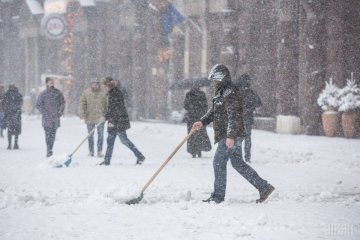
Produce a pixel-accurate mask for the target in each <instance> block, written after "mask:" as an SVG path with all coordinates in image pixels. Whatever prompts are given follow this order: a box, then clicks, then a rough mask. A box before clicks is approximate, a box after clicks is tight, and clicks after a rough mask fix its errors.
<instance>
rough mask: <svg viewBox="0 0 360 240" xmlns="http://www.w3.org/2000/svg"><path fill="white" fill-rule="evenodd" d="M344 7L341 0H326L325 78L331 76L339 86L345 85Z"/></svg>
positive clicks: (327, 78)
mask: <svg viewBox="0 0 360 240" xmlns="http://www.w3.org/2000/svg"><path fill="white" fill-rule="evenodd" d="M344 8H345V4H344V2H343V1H338V0H328V1H326V33H327V48H326V53H327V64H326V80H327V81H328V80H329V79H330V78H332V79H333V81H334V83H336V84H337V85H338V86H339V87H342V86H344V85H345V78H346V76H345V74H344V21H345V20H344V14H345V9H344ZM348 77H349V76H348Z"/></svg>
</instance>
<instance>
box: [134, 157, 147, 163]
mask: <svg viewBox="0 0 360 240" xmlns="http://www.w3.org/2000/svg"><path fill="white" fill-rule="evenodd" d="M144 161H145V157H144V156H141V157H138V158H137V159H136V164H137V165H141V164H142V163H143V162H144Z"/></svg>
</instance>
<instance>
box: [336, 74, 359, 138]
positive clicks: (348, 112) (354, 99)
mask: <svg viewBox="0 0 360 240" xmlns="http://www.w3.org/2000/svg"><path fill="white" fill-rule="evenodd" d="M339 94H340V101H339V111H341V112H343V114H342V117H341V125H342V129H343V133H344V136H345V137H346V138H353V137H354V136H355V134H356V131H357V129H358V124H359V116H358V114H357V111H356V110H358V109H359V108H360V88H359V87H358V86H357V84H356V83H355V80H354V79H353V76H352V77H351V79H348V80H347V83H346V86H345V87H344V88H342V89H341V90H340V93H339Z"/></svg>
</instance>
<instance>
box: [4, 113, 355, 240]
mask: <svg viewBox="0 0 360 240" xmlns="http://www.w3.org/2000/svg"><path fill="white" fill-rule="evenodd" d="M131 124H132V128H131V129H130V130H129V131H128V136H129V138H130V139H131V140H132V141H133V142H134V143H135V145H136V146H137V147H138V148H139V149H140V150H141V151H142V152H143V153H144V155H145V156H146V160H145V163H144V165H142V166H135V165H134V163H135V157H134V156H133V155H132V153H131V152H130V151H129V150H128V149H127V148H126V147H125V146H124V145H122V144H120V141H119V139H117V140H116V142H115V150H114V154H113V159H112V165H111V166H109V167H99V166H96V163H99V162H100V161H102V159H99V158H92V157H88V156H87V152H88V151H87V143H85V144H84V145H83V146H82V148H81V149H80V150H79V151H78V152H77V153H76V154H75V155H74V157H73V160H74V161H73V163H72V164H71V165H70V167H69V168H63V169H56V168H51V167H50V165H49V160H48V159H46V157H45V143H44V142H45V139H44V132H43V129H42V127H41V122H40V119H38V118H36V117H28V116H24V117H23V134H22V135H21V136H20V141H19V145H20V150H12V151H9V150H6V146H7V141H6V138H4V139H0V163H1V166H0V239H1V240H5V239H12V240H13V239H18V240H24V239H26V240H30V239H34V240H47V239H56V240H58V239H66V240H67V239H84V240H91V239H107V240H111V239H114V240H115V239H116V240H118V239H136V240H140V239H144V240H145V239H146V240H147V239H156V240H160V239H166V240H168V239H199V240H200V239H201V240H202V239H204V240H205V239H206V240H209V239H211V240H215V239H240V238H244V239H360V186H359V182H360V140H359V139H353V140H348V139H344V138H326V137H309V136H301V135H300V136H287V135H277V134H274V133H270V132H264V131H257V130H255V131H253V159H252V160H253V163H252V166H253V167H254V168H255V169H256V170H257V171H258V173H259V174H260V176H262V177H263V178H265V179H266V180H268V181H269V182H270V183H271V184H273V185H274V186H275V187H276V191H275V192H274V193H273V195H271V196H270V198H269V200H268V201H267V202H266V203H265V204H255V201H254V200H255V199H256V198H257V197H258V193H257V191H256V190H255V189H254V188H253V187H252V186H251V185H250V184H249V183H247V182H246V181H245V180H244V179H243V178H242V177H241V176H239V175H238V174H237V172H235V170H234V169H233V168H232V167H231V165H230V163H229V165H228V187H227V195H226V200H225V202H224V203H222V204H219V205H213V204H207V203H202V202H201V200H202V199H204V198H207V197H208V196H209V195H210V193H211V191H212V184H213V170H212V157H213V154H214V150H215V148H216V146H215V147H213V150H212V151H211V152H207V153H204V154H203V155H204V157H203V158H201V159H192V158H191V156H190V154H188V153H187V152H186V147H185V146H184V147H183V148H181V149H180V151H179V152H178V153H177V154H176V155H175V156H174V158H173V159H172V160H171V162H170V163H169V164H168V166H166V168H165V169H164V170H163V172H161V173H160V175H159V177H158V178H157V179H155V181H154V182H153V184H152V185H151V186H150V187H149V188H148V190H147V191H146V192H145V197H144V199H143V201H142V202H141V203H140V204H138V205H134V206H128V205H126V204H124V202H125V201H126V200H129V199H131V198H133V197H137V196H138V195H139V192H140V190H141V188H142V187H143V185H144V184H145V183H146V181H147V180H148V179H149V177H150V176H151V175H152V174H153V173H154V172H155V171H156V170H157V169H158V167H159V166H160V165H161V163H162V162H163V161H164V160H165V159H166V158H167V156H168V155H169V154H170V153H171V152H172V151H173V149H174V148H175V147H176V145H177V144H178V143H179V142H180V141H181V140H182V139H183V138H184V137H185V135H186V127H185V126H184V125H171V124H160V123H147V122H132V123H131ZM208 133H209V135H210V137H211V140H212V139H213V132H212V129H211V128H208ZM86 134H87V132H86V127H85V124H83V123H82V122H81V121H80V120H79V119H78V118H75V117H74V118H72V117H69V118H64V119H62V126H61V128H60V129H59V130H58V134H57V138H56V142H55V147H54V154H55V156H57V159H58V160H62V159H64V160H65V156H66V154H68V153H71V152H72V150H73V149H74V147H75V146H76V145H77V144H78V143H79V142H80V141H81V140H82V138H84V136H85V135H86ZM212 142H213V140H212ZM105 147H106V143H105Z"/></svg>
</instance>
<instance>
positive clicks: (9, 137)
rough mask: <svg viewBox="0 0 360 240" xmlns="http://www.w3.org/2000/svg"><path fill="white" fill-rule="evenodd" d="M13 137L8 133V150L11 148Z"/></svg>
mask: <svg viewBox="0 0 360 240" xmlns="http://www.w3.org/2000/svg"><path fill="white" fill-rule="evenodd" d="M11 137H12V136H11V135H10V134H8V147H7V149H8V150H11Z"/></svg>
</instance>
